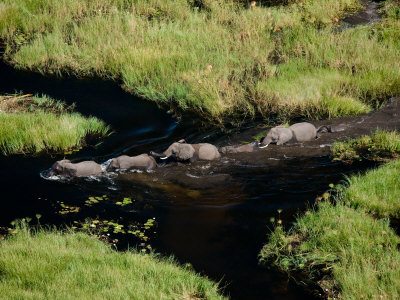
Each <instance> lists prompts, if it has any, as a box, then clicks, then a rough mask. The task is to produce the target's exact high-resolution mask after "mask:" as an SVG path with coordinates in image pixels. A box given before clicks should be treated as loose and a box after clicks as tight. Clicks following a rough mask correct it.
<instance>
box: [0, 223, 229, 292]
mask: <svg viewBox="0 0 400 300" xmlns="http://www.w3.org/2000/svg"><path fill="white" fill-rule="evenodd" d="M14 232H16V233H14V234H12V235H8V236H7V237H6V238H5V239H4V240H2V241H0V249H1V253H2V255H1V257H0V272H1V274H2V280H1V282H0V289H1V290H2V295H3V297H6V298H7V299H17V298H18V299H20V298H24V297H25V296H28V295H30V296H31V297H34V298H36V297H37V298H41V299H44V298H46V299H47V298H49V299H54V298H57V299H64V298H70V297H73V298H76V299H116V298H118V299H119V298H126V297H127V296H128V297H132V298H133V299H161V298H162V299H227V298H226V297H224V296H222V294H221V293H220V292H221V290H220V287H218V284H217V283H214V282H212V281H211V280H209V279H208V278H206V277H202V276H200V275H199V274H197V273H195V272H194V271H193V270H192V269H191V268H189V267H187V268H186V267H184V266H181V265H179V264H178V263H177V262H176V261H175V260H174V259H173V258H172V257H170V258H164V257H160V256H157V255H156V254H143V253H139V252H136V251H135V250H133V251H132V250H130V251H125V252H118V251H115V250H113V249H112V248H111V246H110V245H107V244H105V243H103V242H101V241H99V240H97V239H96V238H95V237H91V236H89V235H88V234H86V233H76V232H75V233H74V232H72V231H68V230H64V231H60V230H56V229H44V228H39V229H29V228H27V227H19V229H18V230H17V231H15V230H14Z"/></svg>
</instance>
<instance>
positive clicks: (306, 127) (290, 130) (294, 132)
mask: <svg viewBox="0 0 400 300" xmlns="http://www.w3.org/2000/svg"><path fill="white" fill-rule="evenodd" d="M316 138H317V129H316V128H315V126H314V125H313V124H311V123H307V122H302V123H296V124H293V125H292V126H290V127H285V126H276V127H273V128H271V130H270V131H269V132H268V134H267V136H266V137H265V138H264V139H263V140H262V142H261V144H260V148H265V147H267V146H268V145H269V144H277V145H282V144H284V143H287V142H308V141H312V140H314V139H316Z"/></svg>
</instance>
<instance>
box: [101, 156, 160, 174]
mask: <svg viewBox="0 0 400 300" xmlns="http://www.w3.org/2000/svg"><path fill="white" fill-rule="evenodd" d="M155 168H157V163H156V160H155V159H154V158H153V157H151V156H148V155H147V154H140V155H137V156H127V155H122V156H118V157H116V158H113V159H112V160H111V163H110V164H109V166H108V167H107V171H108V172H113V171H115V170H132V169H138V170H146V171H148V170H153V169H155Z"/></svg>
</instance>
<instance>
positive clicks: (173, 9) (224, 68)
mask: <svg viewBox="0 0 400 300" xmlns="http://www.w3.org/2000/svg"><path fill="white" fill-rule="evenodd" d="M283 2H286V3H287V5H281V6H274V7H266V6H262V7H261V6H256V7H251V8H248V9H245V8H244V7H242V6H241V5H240V4H238V2H235V1H229V0H226V1H223V0H218V1H211V0H201V1H186V0H178V1H172V0H148V1H137V0H117V1H111V0H94V1H89V0H85V1H77V0H38V1H28V0H18V1H14V0H1V1H0V38H2V39H3V40H4V41H5V43H6V59H7V60H8V61H9V62H10V63H12V64H13V65H15V66H16V67H17V68H23V69H28V70H34V71H38V72H43V73H56V74H66V73H70V74H75V75H77V76H101V77H104V78H111V79H114V80H118V81H120V82H122V85H123V87H124V88H125V89H126V90H127V91H130V92H132V93H134V94H136V95H139V96H142V97H144V98H146V99H149V100H152V101H156V102H157V103H159V104H161V105H164V106H170V107H172V108H173V109H175V110H177V111H179V112H181V111H185V110H191V111H195V112H197V113H198V114H199V115H200V116H201V117H203V118H206V119H207V120H209V121H211V122H215V123H219V122H224V121H227V120H231V121H232V120H239V119H243V118H246V117H254V116H255V115H260V116H263V117H264V118H279V119H288V118H293V117H312V118H323V117H336V116H342V115H351V114H358V113H362V112H368V111H369V110H371V109H372V108H375V107H376V105H377V102H379V101H381V100H382V99H384V98H385V97H387V96H391V95H393V94H396V93H399V91H400V81H399V78H400V71H399V70H400V59H399V58H400V54H399V51H397V50H398V48H399V46H400V42H399V39H398V37H399V33H400V26H399V20H398V17H396V16H397V15H396V14H395V13H388V14H387V15H388V17H387V18H386V19H385V20H384V21H383V22H382V23H381V24H379V25H374V26H371V27H363V28H357V29H350V30H347V31H345V32H333V30H332V28H333V27H334V26H335V24H336V21H337V18H340V15H341V13H342V12H343V11H344V10H346V9H349V8H353V7H359V6H360V2H359V1H358V0H340V1H336V0H321V1H306V0H298V1H283ZM386 10H387V11H389V12H393V11H394V8H393V7H392V6H387V7H386Z"/></svg>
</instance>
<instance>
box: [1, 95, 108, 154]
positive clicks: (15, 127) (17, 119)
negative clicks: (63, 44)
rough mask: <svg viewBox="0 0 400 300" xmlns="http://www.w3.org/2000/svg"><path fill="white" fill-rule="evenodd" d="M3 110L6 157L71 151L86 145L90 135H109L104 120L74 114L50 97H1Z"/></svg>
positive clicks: (2, 122)
mask: <svg viewBox="0 0 400 300" xmlns="http://www.w3.org/2000/svg"><path fill="white" fill-rule="evenodd" d="M0 109H1V111H0V151H1V152H2V153H3V154H5V155H7V154H13V153H35V152H40V151H50V152H63V151H68V150H71V149H77V148H79V147H82V146H83V145H85V138H87V137H88V136H90V135H93V136H99V137H103V136H105V135H107V134H108V132H109V128H108V126H106V125H105V124H104V123H103V122H102V121H101V120H99V119H97V118H94V117H89V118H87V117H84V116H82V115H80V114H79V113H73V112H70V111H69V110H70V108H68V107H66V106H65V105H64V104H63V103H61V102H59V101H55V100H53V99H51V98H49V97H46V96H43V97H37V96H35V97H32V96H29V97H23V96H21V95H19V96H18V95H15V96H12V97H4V96H3V97H1V96H0Z"/></svg>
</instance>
